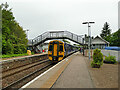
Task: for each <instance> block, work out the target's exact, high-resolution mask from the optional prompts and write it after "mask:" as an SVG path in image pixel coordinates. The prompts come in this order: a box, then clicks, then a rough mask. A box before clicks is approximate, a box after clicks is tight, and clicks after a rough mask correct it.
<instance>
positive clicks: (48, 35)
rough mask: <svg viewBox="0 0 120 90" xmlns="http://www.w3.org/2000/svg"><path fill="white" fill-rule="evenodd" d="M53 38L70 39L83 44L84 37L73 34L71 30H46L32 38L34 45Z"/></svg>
mask: <svg viewBox="0 0 120 90" xmlns="http://www.w3.org/2000/svg"><path fill="white" fill-rule="evenodd" d="M51 39H69V40H72V41H74V42H76V43H79V44H82V43H83V41H82V37H81V36H79V35H76V34H73V33H71V32H69V31H48V32H45V33H43V34H41V35H39V36H37V37H35V38H34V39H33V40H32V45H34V46H35V45H38V44H40V43H42V42H44V41H46V40H51Z"/></svg>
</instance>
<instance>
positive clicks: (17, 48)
mask: <svg viewBox="0 0 120 90" xmlns="http://www.w3.org/2000/svg"><path fill="white" fill-rule="evenodd" d="M8 7H9V5H8V4H7V3H5V4H1V5H0V8H1V10H2V54H21V53H25V52H26V48H27V42H28V40H27V37H26V34H25V31H24V30H23V28H22V27H21V26H20V25H19V23H17V21H16V20H15V17H14V16H13V13H12V9H8Z"/></svg>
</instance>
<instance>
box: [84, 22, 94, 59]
mask: <svg viewBox="0 0 120 90" xmlns="http://www.w3.org/2000/svg"><path fill="white" fill-rule="evenodd" d="M93 23H95V22H83V23H82V24H88V37H89V42H88V48H89V60H90V38H91V33H90V24H93Z"/></svg>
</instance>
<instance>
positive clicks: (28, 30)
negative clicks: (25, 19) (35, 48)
mask: <svg viewBox="0 0 120 90" xmlns="http://www.w3.org/2000/svg"><path fill="white" fill-rule="evenodd" d="M25 31H26V32H27V33H26V34H27V39H28V31H29V30H28V29H27V30H25Z"/></svg>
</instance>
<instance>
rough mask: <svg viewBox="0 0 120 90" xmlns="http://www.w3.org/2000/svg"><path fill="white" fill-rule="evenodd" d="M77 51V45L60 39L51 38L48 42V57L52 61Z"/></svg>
mask: <svg viewBox="0 0 120 90" xmlns="http://www.w3.org/2000/svg"><path fill="white" fill-rule="evenodd" d="M77 51H78V47H77V46H73V45H70V44H68V43H66V42H62V41H60V40H53V41H50V42H49V44H48V58H49V60H51V61H52V62H59V61H61V60H63V59H64V58H65V57H67V56H69V55H71V54H72V53H74V52H77Z"/></svg>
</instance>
